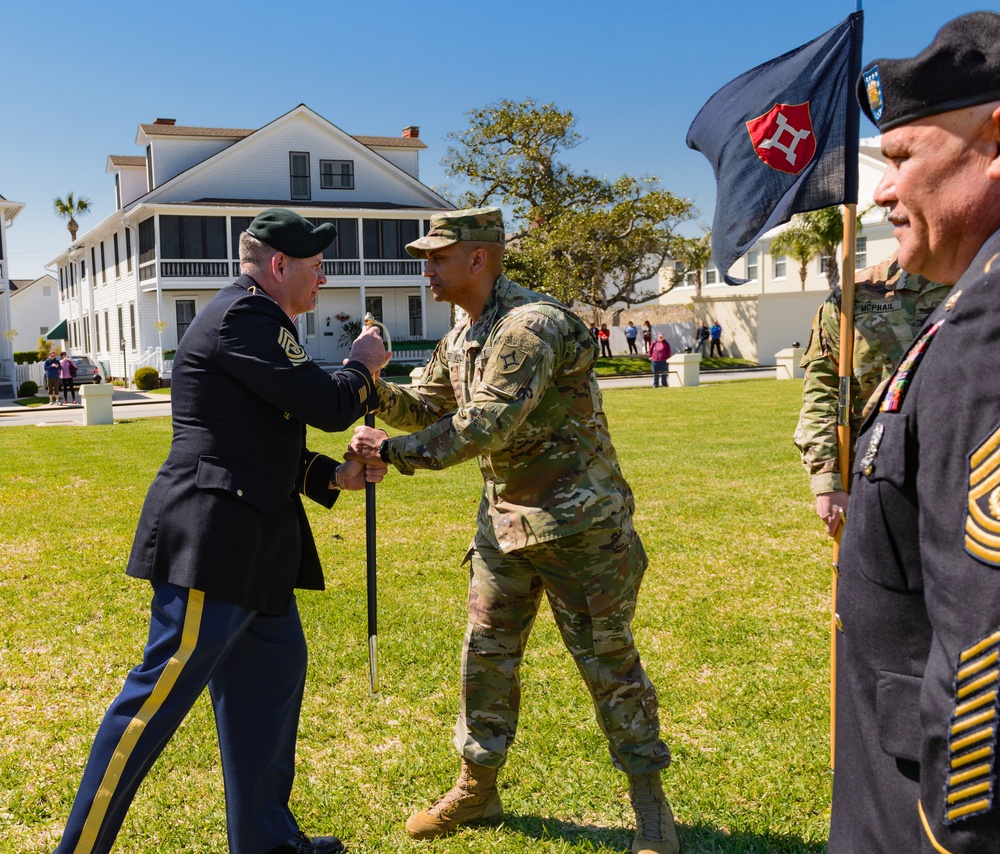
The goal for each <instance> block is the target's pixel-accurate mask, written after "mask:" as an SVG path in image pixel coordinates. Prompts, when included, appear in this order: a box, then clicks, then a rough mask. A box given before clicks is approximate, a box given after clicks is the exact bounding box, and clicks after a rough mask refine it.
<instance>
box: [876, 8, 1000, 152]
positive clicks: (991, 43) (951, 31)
mask: <svg viewBox="0 0 1000 854" xmlns="http://www.w3.org/2000/svg"><path fill="white" fill-rule="evenodd" d="M857 91H858V101H859V103H860V104H861V109H862V110H864V112H865V115H866V116H868V118H870V119H871V120H872V121H873V122H874V123H875V124H876V125H878V128H879V130H880V131H883V132H885V131H887V130H892V129H893V128H894V127H898V126H899V125H905V124H907V123H909V122H912V121H916V120H917V119H922V118H924V117H926V116H935V115H937V114H938V113H947V112H949V111H950V110H958V109H961V108H962V107H974V106H976V105H977V104H985V103H987V102H989V101H996V100H1000V15H998V14H997V13H996V12H973V13H971V14H969V15H962V16H961V17H958V18H955V19H954V20H952V21H949V22H948V23H947V24H945V25H944V26H943V27H941V29H940V30H938V34H937V35H936V36H935V37H934V41H932V42H931V43H930V44H929V45H928V46H927V47H926V48H925V49H924V50H923V51H921V52H920V53H919V54H917V55H916V56H915V57H913V58H912V59H876V60H875V61H874V62H871V63H869V64H868V65H866V66H865V68H864V70H863V71H862V72H861V76H860V77H859V78H858V87H857Z"/></svg>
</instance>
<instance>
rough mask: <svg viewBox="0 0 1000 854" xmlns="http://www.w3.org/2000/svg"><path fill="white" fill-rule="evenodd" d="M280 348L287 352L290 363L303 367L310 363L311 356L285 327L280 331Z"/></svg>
mask: <svg viewBox="0 0 1000 854" xmlns="http://www.w3.org/2000/svg"><path fill="white" fill-rule="evenodd" d="M278 346H279V347H280V348H281V349H282V350H284V351H285V355H286V356H288V361H289V362H291V363H292V364H293V365H301V364H303V363H304V362H308V361H309V354H308V353H307V352H306V351H305V350H303V349H302V345H301V344H299V342H298V341H296V340H295V336H294V335H293V334H292V333H291V332H290V331H289V330H288V329H285V327H284V326H282V327H281V329H280V330H279V331H278Z"/></svg>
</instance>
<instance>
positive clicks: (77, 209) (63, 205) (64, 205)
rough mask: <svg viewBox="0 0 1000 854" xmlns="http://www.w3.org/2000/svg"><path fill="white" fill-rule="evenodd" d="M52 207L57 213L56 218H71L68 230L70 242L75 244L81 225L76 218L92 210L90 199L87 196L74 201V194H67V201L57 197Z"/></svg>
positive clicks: (67, 226)
mask: <svg viewBox="0 0 1000 854" xmlns="http://www.w3.org/2000/svg"><path fill="white" fill-rule="evenodd" d="M52 207H53V209H54V210H55V212H56V216H59V217H63V218H66V217H68V218H69V222H67V223H66V228H68V229H69V239H70V242H71V243H72V242H74V241H75V240H76V233H77V231H79V230H80V224H79V223H78V222H77V221H76V217H77V216H78V215H79V214H83V213H87V211H89V210H90V199H88V198H86V197H85V196H81V197H80V198H79V199H74V198H73V194H72V193H67V194H66V198H65V199H61V198H59V197H58V196H56V197H55V198H54V199H53V200H52Z"/></svg>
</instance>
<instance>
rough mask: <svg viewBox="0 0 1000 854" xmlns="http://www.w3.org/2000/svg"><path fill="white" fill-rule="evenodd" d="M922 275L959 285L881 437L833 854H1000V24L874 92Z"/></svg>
mask: <svg viewBox="0 0 1000 854" xmlns="http://www.w3.org/2000/svg"><path fill="white" fill-rule="evenodd" d="M858 95H859V99H860V100H861V104H862V107H863V109H864V110H865V112H866V113H867V114H868V116H869V117H870V118H871V119H872V120H873V121H875V122H876V123H877V124H878V126H879V128H880V129H881V130H882V133H883V136H882V153H883V155H884V156H885V159H886V161H887V164H888V165H887V168H886V171H885V174H884V175H883V177H882V180H881V182H880V183H879V185H878V187H877V188H876V191H875V201H876V203H878V204H879V205H881V206H883V207H885V208H887V209H888V211H889V214H888V219H889V221H890V222H891V223H892V224H893V225H894V226H895V236H896V238H897V240H898V241H899V263H900V264H901V265H902V267H903V268H905V269H906V270H907V271H909V272H912V273H914V274H919V275H923V276H926V277H927V278H929V279H932V280H933V281H936V282H941V283H943V284H946V285H953V288H952V291H951V293H950V295H949V296H948V297H947V298H946V299H945V300H944V302H942V303H941V304H940V305H939V306H938V308H937V309H936V310H935V311H934V312H933V313H932V314H931V316H930V317H929V318H928V319H927V322H926V323H925V325H924V327H923V328H922V330H921V331H920V333H918V335H917V336H916V338H915V340H914V342H913V344H912V345H911V346H910V348H909V349H908V351H907V352H906V354H905V355H904V356H903V359H902V361H901V362H900V364H899V365H898V367H897V369H896V371H895V373H894V374H893V376H892V378H891V379H890V381H889V384H888V387H887V389H886V391H885V392H884V393H883V394H882V396H881V399H880V401H879V404H878V406H877V407H876V409H875V411H874V412H873V413H872V415H871V416H870V417H869V418H868V420H867V421H866V423H865V425H864V426H863V427H862V431H861V434H860V436H859V438H858V444H857V455H856V461H855V463H854V466H853V471H852V474H853V477H854V490H853V492H852V494H851V513H850V515H849V516H848V521H847V525H846V528H845V531H844V537H843V542H842V546H841V552H840V573H841V576H840V583H839V585H838V600H837V611H838V615H839V618H840V619H839V625H840V627H841V628H840V631H839V633H838V655H837V686H838V703H837V727H836V732H837V743H836V773H835V776H834V788H833V811H832V817H831V828H830V841H829V846H828V849H827V850H828V851H829V852H830V854H857V852H865V854H869V853H870V852H926V854H931V852H938V854H941V852H952V854H959V852H963V854H965V853H967V852H983V853H984V854H985V852H990V854H995V852H997V851H1000V803H998V798H997V790H996V787H997V756H996V752H997V730H998V726H1000V711H998V703H1000V370H997V367H996V366H997V354H998V352H1000V15H998V14H996V13H994V12H976V13H973V14H970V15H964V16H962V17H959V18H956V19H955V20H953V21H951V22H949V23H948V24H946V25H945V26H944V27H942V28H941V30H940V31H939V32H938V34H937V36H936V37H935V38H934V41H933V42H932V43H931V45H930V46H929V47H928V48H927V49H926V50H924V51H923V52H921V53H920V54H918V55H917V56H916V57H913V58H911V59H879V60H877V61H875V62H873V63H870V64H869V65H868V66H866V68H865V69H864V71H863V72H862V75H861V77H860V79H859V81H858Z"/></svg>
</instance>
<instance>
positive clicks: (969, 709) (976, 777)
mask: <svg viewBox="0 0 1000 854" xmlns="http://www.w3.org/2000/svg"><path fill="white" fill-rule="evenodd" d="M998 661H1000V631H995V632H993V633H991V634H989V635H987V636H986V637H984V638H983V639H982V640H980V641H978V642H976V643H974V644H973V645H972V646H970V647H968V648H967V649H963V650H962V651H961V653H959V656H958V666H957V668H956V671H955V683H954V684H955V708H954V711H953V712H952V715H951V722H950V727H949V730H948V760H949V772H948V783H947V785H946V786H945V805H944V823H945V824H946V825H948V824H954V823H955V822H958V821H962V820H963V819H967V818H971V817H972V816H974V815H981V814H982V813H984V812H986V811H987V810H989V809H990V807H991V806H992V804H993V790H994V786H995V783H996V774H995V773H994V767H995V764H996V744H997V697H998V688H1000V667H998Z"/></svg>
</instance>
